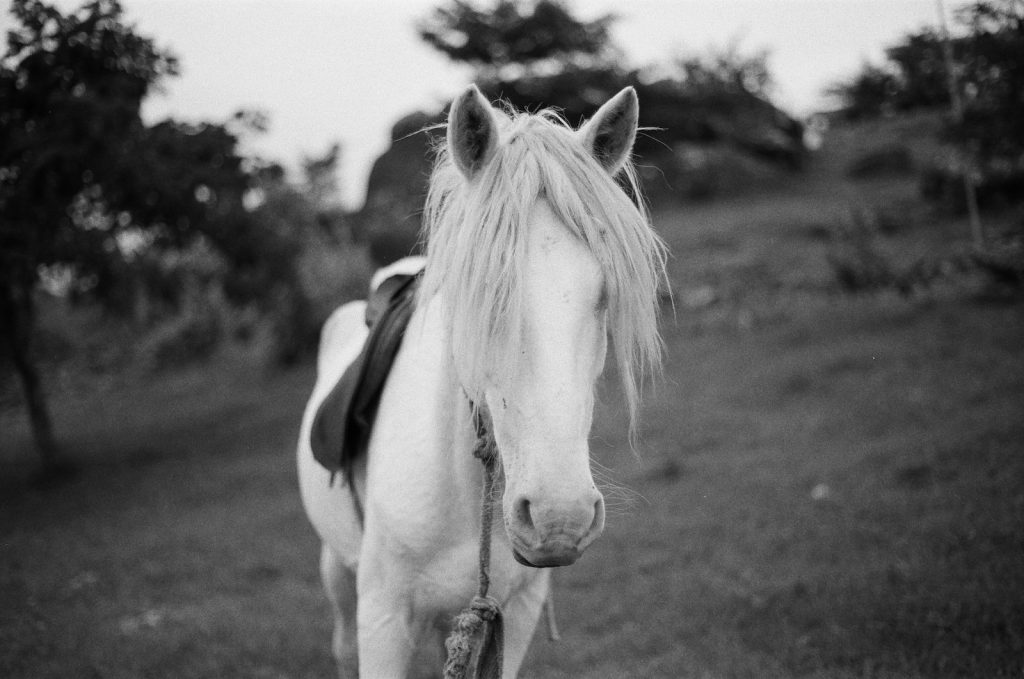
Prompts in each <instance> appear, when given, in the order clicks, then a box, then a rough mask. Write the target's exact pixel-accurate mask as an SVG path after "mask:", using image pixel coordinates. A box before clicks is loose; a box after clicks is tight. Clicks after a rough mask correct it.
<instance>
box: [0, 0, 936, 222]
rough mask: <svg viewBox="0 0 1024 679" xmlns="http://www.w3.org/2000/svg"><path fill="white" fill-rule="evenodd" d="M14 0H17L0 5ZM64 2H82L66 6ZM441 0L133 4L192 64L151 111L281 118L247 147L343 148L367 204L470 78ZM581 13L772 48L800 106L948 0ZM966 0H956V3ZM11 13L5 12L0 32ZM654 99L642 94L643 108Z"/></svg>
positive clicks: (583, 3)
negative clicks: (432, 30) (398, 150)
mask: <svg viewBox="0 0 1024 679" xmlns="http://www.w3.org/2000/svg"><path fill="white" fill-rule="evenodd" d="M0 4H6V0H0ZM57 4H58V5H60V6H61V7H65V8H67V7H73V6H76V5H77V4H78V3H77V2H72V1H69V0H58V3H57ZM437 4H439V3H438V0H123V5H124V7H125V9H126V14H127V18H128V20H129V21H130V22H133V23H135V24H136V25H137V27H138V29H139V30H140V31H141V32H143V33H145V34H148V35H151V36H153V37H155V38H156V40H157V43H158V44H159V45H161V46H164V47H168V48H170V49H171V50H172V51H174V52H175V53H176V54H177V55H178V56H179V57H180V59H181V64H182V69H181V70H182V75H181V77H179V78H176V79H174V80H171V81H169V82H167V84H166V86H165V88H164V89H165V91H164V92H163V93H162V94H158V95H155V96H153V97H152V98H151V99H150V100H149V101H148V102H147V103H146V106H145V110H144V114H145V116H146V118H147V120H157V119H161V118H163V117H166V116H169V115H170V116H174V117H177V118H183V119H207V120H216V121H219V120H223V119H226V118H227V117H228V116H230V115H231V113H232V112H234V111H236V110H237V109H239V108H241V107H247V108H258V109H261V110H263V111H265V112H266V113H268V114H269V116H270V125H271V126H270V130H269V132H268V133H267V134H265V135H263V136H261V137H259V138H257V139H254V140H251V141H250V142H248V144H247V150H249V151H251V152H256V153H259V154H261V155H263V156H265V157H267V158H272V159H276V160H279V161H281V162H283V163H284V164H285V166H286V167H289V168H293V167H295V166H296V165H297V163H298V159H299V158H301V157H302V155H303V154H318V153H321V152H323V151H324V150H326V149H327V147H328V146H329V145H330V144H331V143H332V142H333V141H339V142H341V144H342V154H343V158H342V171H341V175H342V176H341V182H342V192H343V195H344V197H345V199H346V201H347V202H348V203H349V204H352V205H358V204H360V203H361V202H362V200H363V198H364V193H365V188H366V187H365V182H366V174H367V172H368V171H369V167H370V164H371V163H372V161H373V159H374V158H375V157H376V156H377V155H378V154H379V153H380V152H381V151H382V150H383V149H385V148H386V147H387V143H388V133H389V130H390V128H391V125H392V123H393V122H394V121H395V120H396V119H397V118H399V117H400V116H402V115H404V114H405V113H408V112H410V111H413V110H416V109H433V108H436V107H438V106H439V105H440V104H442V103H443V102H444V101H445V100H447V99H448V98H450V97H451V96H452V95H454V94H455V93H457V92H458V91H460V90H461V89H462V88H463V87H464V86H465V85H466V84H467V82H468V79H469V78H470V74H469V72H468V71H467V70H465V69H464V68H460V67H456V66H453V65H452V64H450V63H449V62H447V60H445V59H444V58H443V57H442V56H441V55H440V54H438V53H435V52H434V51H433V50H431V49H430V48H429V47H427V46H426V45H425V44H424V43H423V42H422V41H421V40H420V39H419V38H418V36H417V35H416V31H415V22H416V20H417V19H420V18H422V17H424V16H426V15H427V14H428V13H429V11H430V9H431V8H432V7H434V6H436V5H437ZM569 4H570V6H571V7H572V8H574V9H575V10H576V13H577V14H578V15H579V16H581V17H582V18H592V17H594V16H598V15H601V14H605V13H609V12H612V13H615V14H617V15H618V16H619V17H620V19H619V21H618V22H617V23H616V24H615V28H614V33H613V35H614V38H615V40H616V42H617V43H618V44H619V45H620V46H621V47H622V48H623V49H624V51H625V53H626V56H627V58H628V59H629V61H630V62H631V65H636V66H640V65H644V64H648V63H651V62H655V61H664V60H668V59H669V58H671V57H672V56H673V55H675V54H679V53H683V52H687V53H688V52H695V51H700V50H702V49H704V48H707V47H709V46H718V47H721V46H724V45H726V44H728V43H729V42H730V41H733V40H739V44H740V46H741V48H742V50H744V51H753V50H757V49H761V48H767V49H768V50H769V51H770V54H771V57H770V62H769V63H770V65H771V68H772V72H773V74H774V76H775V79H776V81H777V84H778V88H777V101H778V102H779V103H780V104H781V105H782V106H783V107H785V108H787V109H788V110H790V111H792V112H794V113H796V114H804V113H807V112H810V111H813V110H814V109H815V108H817V107H820V106H822V105H823V100H822V96H821V93H822V90H823V89H824V88H825V87H826V86H827V85H828V84H830V83H832V82H834V81H835V80H837V79H839V78H842V77H845V76H849V75H850V74H852V73H853V72H855V71H856V70H857V69H858V67H859V66H860V64H861V63H863V62H864V61H865V60H866V59H872V60H876V61H877V60H880V59H881V55H882V49H883V48H884V47H885V46H886V45H888V44H891V43H892V42H894V41H895V40H898V39H899V38H900V37H901V36H903V35H904V34H906V33H908V32H910V31H914V30H917V29H919V28H921V27H923V26H925V25H934V24H935V22H936V20H937V9H936V0H629V1H628V2H626V1H623V0H617V1H615V0H575V1H573V0H570V2H569ZM955 4H956V1H955V0H947V5H948V7H947V9H949V10H951V9H952V8H953V7H954V6H955ZM9 21H10V18H9V16H8V15H7V14H6V12H5V13H4V15H3V16H2V17H0V27H6V25H7V24H8V23H9ZM640 105H641V107H643V102H640Z"/></svg>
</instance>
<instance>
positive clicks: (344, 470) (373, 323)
mask: <svg viewBox="0 0 1024 679" xmlns="http://www.w3.org/2000/svg"><path fill="white" fill-rule="evenodd" d="M422 274H423V272H422V271H421V272H419V273H417V274H412V275H409V274H395V275H393V276H391V277H390V278H387V279H385V280H384V282H382V283H381V284H380V285H379V286H377V289H376V290H373V291H371V293H370V296H369V299H367V301H366V325H367V327H368V328H369V329H370V334H369V335H368V336H367V338H366V343H365V344H364V345H363V349H362V351H360V352H359V355H358V356H357V357H356V359H355V360H354V361H353V362H352V364H351V365H349V367H348V368H347V369H346V370H345V372H344V373H343V374H342V376H341V379H339V380H338V383H337V384H336V385H334V388H333V389H331V393H330V394H328V395H327V398H325V399H324V400H323V402H322V403H321V404H320V407H319V408H318V409H317V412H316V415H315V416H314V418H313V427H312V431H311V433H310V444H311V446H312V448H313V457H314V458H316V461H317V462H319V463H320V464H321V465H322V466H323V467H324V468H326V469H327V470H328V471H329V472H331V483H332V484H333V483H334V477H335V475H336V474H338V473H341V474H342V477H343V479H344V481H345V483H348V484H349V485H350V487H354V486H352V483H353V479H352V476H353V469H354V467H355V462H356V460H358V459H359V458H360V457H362V456H364V455H366V451H367V447H368V446H369V442H370V432H371V431H372V430H373V421H374V419H375V417H376V415H377V406H378V405H379V403H380V395H381V392H382V391H383V390H384V383H385V382H386V381H387V378H388V374H389V373H390V372H391V366H392V364H393V363H394V361H395V355H396V354H398V348H399V347H400V346H401V345H402V338H403V337H404V336H405V329H406V327H407V326H408V325H409V319H410V318H411V317H412V312H413V307H414V300H415V297H416V289H417V288H418V287H419V282H420V278H421V277H422Z"/></svg>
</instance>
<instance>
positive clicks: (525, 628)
mask: <svg viewBox="0 0 1024 679" xmlns="http://www.w3.org/2000/svg"><path fill="white" fill-rule="evenodd" d="M550 583H551V574H550V571H547V570H542V571H537V572H536V577H533V578H531V579H530V580H529V581H528V582H527V584H526V586H525V587H523V588H522V589H520V590H519V591H517V592H515V593H514V594H513V595H512V596H511V597H510V598H509V600H508V602H506V604H505V606H504V607H503V610H502V619H503V621H504V624H505V656H504V658H503V661H502V667H501V670H502V671H501V679H515V678H516V676H517V675H518V673H519V666H520V665H522V664H523V659H524V658H525V657H526V651H527V649H528V648H529V647H530V640H531V639H532V638H533V633H534V630H535V629H536V627H537V621H538V620H539V619H540V614H541V610H542V609H543V608H544V600H545V599H546V598H547V596H548V591H549V589H550Z"/></svg>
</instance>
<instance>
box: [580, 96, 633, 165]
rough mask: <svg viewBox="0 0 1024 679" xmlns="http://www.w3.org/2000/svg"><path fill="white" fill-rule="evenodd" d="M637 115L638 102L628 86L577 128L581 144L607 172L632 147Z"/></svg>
mask: <svg viewBox="0 0 1024 679" xmlns="http://www.w3.org/2000/svg"><path fill="white" fill-rule="evenodd" d="M639 118H640V103H639V102H638V101H637V98H636V90H634V89H633V87H632V86H630V87H626V88H624V89H623V90H622V91H621V92H619V93H618V94H616V95H615V96H614V97H612V98H611V99H609V100H608V101H607V102H605V104H604V106H602V107H601V108H599V109H598V110H597V113H595V114H594V117H593V118H591V119H590V120H588V121H587V122H586V123H585V124H584V125H583V127H581V128H580V129H579V131H578V132H577V134H578V135H579V137H580V139H581V141H582V143H583V147H584V148H586V149H587V150H588V151H590V152H591V153H592V154H593V155H594V158H596V159H597V162H599V163H601V166H602V167H604V169H605V170H607V171H608V172H609V173H610V174H615V173H617V172H618V171H619V170H621V169H622V166H623V165H624V164H625V163H626V160H627V159H628V158H629V154H630V153H631V152H632V151H633V142H634V141H636V126H637V121H638V120H639Z"/></svg>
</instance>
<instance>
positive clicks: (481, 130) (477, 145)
mask: <svg viewBox="0 0 1024 679" xmlns="http://www.w3.org/2000/svg"><path fill="white" fill-rule="evenodd" d="M497 147H498V120H497V116H496V115H495V111H494V109H493V108H491V105H490V103H488V101H487V99H485V98H484V95H483V94H481V93H480V90H479V89H477V86H476V85H470V86H469V87H468V88H467V89H466V91H465V92H463V93H462V94H461V95H460V96H459V97H458V98H456V99H455V101H453V102H452V107H451V109H449V111H448V152H449V153H451V156H452V160H454V161H455V165H456V166H457V167H458V168H459V170H460V171H461V172H462V174H463V175H464V176H465V177H466V179H472V178H473V177H474V176H476V174H477V172H479V171H480V168H482V167H483V166H484V165H486V164H487V161H488V160H490V159H491V156H492V155H494V151H495V149H496V148H497Z"/></svg>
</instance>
